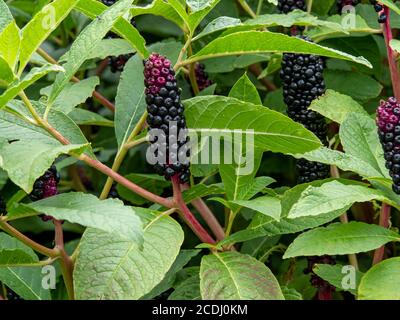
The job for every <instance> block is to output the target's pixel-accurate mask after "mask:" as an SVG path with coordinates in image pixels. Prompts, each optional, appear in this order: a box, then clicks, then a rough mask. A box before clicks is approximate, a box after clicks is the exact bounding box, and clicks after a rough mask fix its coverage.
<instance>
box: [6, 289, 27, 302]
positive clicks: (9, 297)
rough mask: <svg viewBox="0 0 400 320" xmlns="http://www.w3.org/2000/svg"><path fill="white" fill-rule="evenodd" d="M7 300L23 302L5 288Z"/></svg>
mask: <svg viewBox="0 0 400 320" xmlns="http://www.w3.org/2000/svg"><path fill="white" fill-rule="evenodd" d="M7 300H9V301H17V300H24V299H23V298H21V297H20V296H19V295H17V294H16V293H15V292H14V291H12V290H11V289H9V288H7Z"/></svg>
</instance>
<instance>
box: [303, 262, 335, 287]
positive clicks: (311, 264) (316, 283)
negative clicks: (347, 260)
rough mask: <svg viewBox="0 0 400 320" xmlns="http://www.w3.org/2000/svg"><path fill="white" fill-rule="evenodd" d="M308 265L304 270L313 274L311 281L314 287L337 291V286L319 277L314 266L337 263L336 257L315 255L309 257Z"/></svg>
mask: <svg viewBox="0 0 400 320" xmlns="http://www.w3.org/2000/svg"><path fill="white" fill-rule="evenodd" d="M307 261H308V265H307V268H306V269H305V270H304V273H305V274H311V279H310V282H311V284H312V286H313V287H314V288H317V289H325V290H330V291H331V292H334V291H335V289H336V288H335V287H334V286H332V285H330V284H329V282H327V281H325V280H323V279H321V278H320V277H318V276H317V275H316V274H315V273H314V271H313V268H314V266H315V265H316V264H330V265H335V264H336V261H335V259H334V258H332V257H331V256H327V255H325V256H315V257H307Z"/></svg>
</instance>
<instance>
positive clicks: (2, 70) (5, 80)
mask: <svg viewBox="0 0 400 320" xmlns="http://www.w3.org/2000/svg"><path fill="white" fill-rule="evenodd" d="M14 79H15V75H14V73H13V70H12V69H11V67H10V65H9V64H8V62H7V61H6V60H5V59H4V58H2V57H1V56H0V86H1V87H7V86H8V85H9V84H10V83H11V82H12V81H13V80H14Z"/></svg>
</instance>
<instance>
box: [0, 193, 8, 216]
mask: <svg viewBox="0 0 400 320" xmlns="http://www.w3.org/2000/svg"><path fill="white" fill-rule="evenodd" d="M6 210H7V208H6V202H5V201H4V198H3V197H2V196H1V194H0V215H2V214H6V213H7V212H6Z"/></svg>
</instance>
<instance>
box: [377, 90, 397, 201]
mask: <svg viewBox="0 0 400 320" xmlns="http://www.w3.org/2000/svg"><path fill="white" fill-rule="evenodd" d="M376 123H377V125H378V134H379V139H380V141H381V144H382V147H383V151H384V156H385V160H386V167H387V168H388V169H389V174H390V176H391V177H392V180H393V185H392V188H393V191H394V192H395V193H397V194H400V103H399V102H398V101H397V100H396V98H394V97H391V98H389V99H388V100H387V101H381V104H380V105H379V107H378V110H377V118H376Z"/></svg>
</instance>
